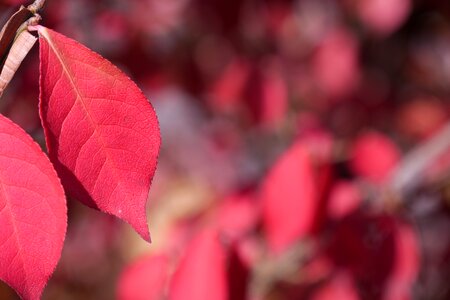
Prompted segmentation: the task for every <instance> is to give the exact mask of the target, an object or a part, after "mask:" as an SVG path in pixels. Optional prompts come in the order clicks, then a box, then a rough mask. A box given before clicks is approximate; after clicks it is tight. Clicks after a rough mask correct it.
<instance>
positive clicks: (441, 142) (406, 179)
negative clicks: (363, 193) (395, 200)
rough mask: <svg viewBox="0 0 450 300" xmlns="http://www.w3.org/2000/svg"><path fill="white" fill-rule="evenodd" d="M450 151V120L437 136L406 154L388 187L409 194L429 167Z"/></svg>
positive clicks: (396, 191)
mask: <svg viewBox="0 0 450 300" xmlns="http://www.w3.org/2000/svg"><path fill="white" fill-rule="evenodd" d="M447 151H450V122H449V123H447V124H446V125H445V126H444V127H443V128H442V129H441V130H440V131H439V132H438V133H437V134H436V135H435V136H433V137H432V138H431V139H430V140H428V141H426V142H425V143H423V144H421V145H419V146H418V147H417V148H415V149H413V150H412V151H411V152H409V153H408V154H406V156H405V157H404V159H403V160H402V162H401V163H400V164H399V165H398V167H397V169H396V170H395V171H394V172H393V174H392V177H391V179H390V181H389V183H388V185H389V186H388V187H389V188H390V189H391V190H392V191H393V192H395V193H398V194H399V195H406V194H408V193H409V192H410V191H411V190H412V189H413V188H414V187H415V186H416V185H417V184H418V183H419V182H420V180H421V179H422V175H423V174H424V172H425V170H426V169H427V167H429V166H430V165H431V164H432V163H433V162H434V161H436V159H437V158H439V156H441V155H443V154H445V153H446V152H447Z"/></svg>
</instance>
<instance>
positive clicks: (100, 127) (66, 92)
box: [38, 26, 160, 241]
mask: <svg viewBox="0 0 450 300" xmlns="http://www.w3.org/2000/svg"><path fill="white" fill-rule="evenodd" d="M38 31H39V34H40V37H41V38H40V60H41V69H40V72H41V82H40V88H41V91H40V113H41V120H42V125H43V127H44V129H45V137H46V141H47V147H48V150H49V156H50V159H51V161H52V162H53V163H54V165H55V168H56V170H57V172H58V174H59V175H60V177H61V181H62V183H63V185H64V187H65V189H66V191H67V192H68V193H69V194H70V195H72V196H73V197H75V198H76V199H78V200H79V201H81V202H83V203H84V204H86V205H88V206H90V207H93V208H97V209H99V210H101V211H103V212H107V213H110V214H112V215H115V216H117V217H119V218H121V219H123V220H125V221H127V222H128V223H129V224H131V225H132V226H133V227H134V229H135V230H136V231H137V232H138V233H139V234H140V235H141V236H142V237H143V238H144V239H145V240H147V241H149V240H150V234H149V231H148V227H147V220H146V211H145V204H146V202H147V196H148V192H149V188H150V184H151V180H152V178H153V174H154V172H155V169H156V163H157V156H158V152H159V147H160V134H159V127H158V121H157V119H156V115H155V112H154V110H153V108H152V106H151V104H150V103H149V102H148V100H147V99H146V98H145V96H144V95H143V94H142V92H141V91H140V90H139V88H138V87H137V86H136V85H135V84H134V83H133V82H132V81H131V80H130V79H129V78H128V77H127V76H126V75H124V74H123V73H122V72H121V71H120V70H119V69H117V68H116V67H115V66H113V65H112V64H111V63H110V62H108V61H107V60H106V59H104V58H102V57H101V56H100V55H98V54H96V53H94V52H92V51H91V50H89V49H88V48H86V47H84V46H83V45H81V44H79V43H77V42H76V41H74V40H71V39H69V38H67V37H65V36H63V35H61V34H59V33H56V32H54V31H52V30H50V29H47V28H45V27H42V26H38Z"/></svg>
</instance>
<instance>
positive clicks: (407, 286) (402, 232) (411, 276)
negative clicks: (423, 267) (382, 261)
mask: <svg viewBox="0 0 450 300" xmlns="http://www.w3.org/2000/svg"><path fill="white" fill-rule="evenodd" d="M395 253H396V257H395V260H394V267H393V270H392V272H391V274H390V276H389V279H388V283H387V284H388V286H387V289H386V296H385V299H386V300H396V299H412V298H413V297H412V294H411V292H412V288H411V287H412V284H413V283H414V281H415V280H416V278H417V276H418V274H419V270H420V249H419V241H418V237H417V236H416V233H415V231H414V229H413V228H412V227H411V226H410V225H409V224H407V223H403V222H397V223H396V239H395Z"/></svg>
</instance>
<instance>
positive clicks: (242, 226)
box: [214, 194, 259, 240]
mask: <svg viewBox="0 0 450 300" xmlns="http://www.w3.org/2000/svg"><path fill="white" fill-rule="evenodd" d="M214 219H215V220H216V222H217V224H218V227H219V228H220V230H221V231H223V232H224V234H226V235H227V237H228V238H230V239H232V240H235V239H239V238H241V237H242V236H244V235H245V234H247V233H248V232H250V231H251V230H252V229H254V228H255V227H256V225H257V223H258V221H259V207H258V205H257V203H256V201H255V199H253V196H252V195H248V194H241V195H239V194H238V195H234V196H230V197H228V198H226V199H224V200H223V201H222V205H220V206H219V208H218V211H217V215H215V216H214Z"/></svg>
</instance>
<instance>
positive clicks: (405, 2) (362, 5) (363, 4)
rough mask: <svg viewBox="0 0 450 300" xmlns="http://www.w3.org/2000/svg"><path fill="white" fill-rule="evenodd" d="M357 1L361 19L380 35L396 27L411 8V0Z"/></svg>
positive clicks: (388, 32) (390, 31)
mask: <svg viewBox="0 0 450 300" xmlns="http://www.w3.org/2000/svg"><path fill="white" fill-rule="evenodd" d="M357 3H358V7H357V9H358V13H359V15H360V18H361V20H362V21H363V22H364V23H365V24H366V25H367V26H368V27H369V28H370V29H372V30H373V31H375V32H376V33H378V34H381V35H387V34H390V33H392V32H393V31H395V30H396V29H398V27H400V25H402V23H403V22H404V21H405V20H406V18H407V17H408V15H409V12H410V10H411V0H365V1H359V2H357Z"/></svg>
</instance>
